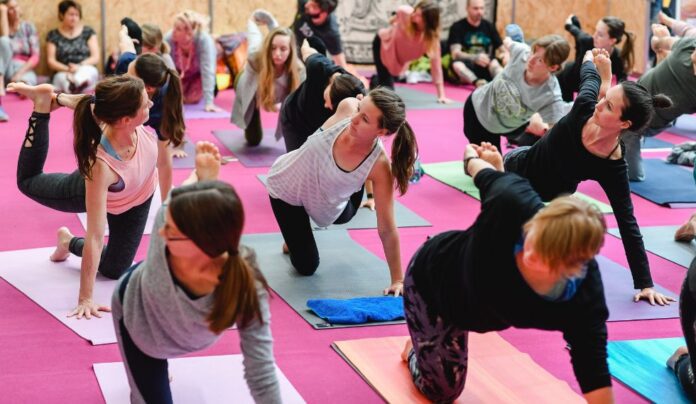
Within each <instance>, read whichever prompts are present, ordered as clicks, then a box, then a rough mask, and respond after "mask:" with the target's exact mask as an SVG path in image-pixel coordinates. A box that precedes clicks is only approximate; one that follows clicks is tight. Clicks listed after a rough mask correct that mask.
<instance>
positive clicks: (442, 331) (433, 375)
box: [404, 260, 469, 403]
mask: <svg viewBox="0 0 696 404" xmlns="http://www.w3.org/2000/svg"><path fill="white" fill-rule="evenodd" d="M413 262H414V261H413V260H412V261H411V265H410V266H412V265H413ZM410 266H409V271H408V272H407V273H406V278H405V279H404V311H405V314H406V324H407V325H408V331H409V333H410V334H411V341H413V350H411V352H410V353H409V355H408V368H409V371H410V372H411V376H412V377H413V383H414V384H415V385H416V387H418V390H420V391H421V393H423V394H424V395H425V396H426V397H427V398H428V399H429V400H431V401H433V402H436V403H449V402H452V401H454V400H456V399H457V398H458V397H459V395H460V394H461V393H462V391H463V390H464V383H465V382H466V370H467V362H468V355H467V347H468V336H469V332H468V331H467V330H462V329H459V328H457V327H456V326H454V325H451V324H447V323H445V322H444V321H443V319H442V318H441V317H440V316H435V317H433V316H432V315H431V314H430V313H428V309H427V306H426V304H425V301H424V300H423V298H422V297H421V296H420V294H418V291H417V290H416V288H415V285H414V283H413V278H412V277H411V271H410V269H411V268H410Z"/></svg>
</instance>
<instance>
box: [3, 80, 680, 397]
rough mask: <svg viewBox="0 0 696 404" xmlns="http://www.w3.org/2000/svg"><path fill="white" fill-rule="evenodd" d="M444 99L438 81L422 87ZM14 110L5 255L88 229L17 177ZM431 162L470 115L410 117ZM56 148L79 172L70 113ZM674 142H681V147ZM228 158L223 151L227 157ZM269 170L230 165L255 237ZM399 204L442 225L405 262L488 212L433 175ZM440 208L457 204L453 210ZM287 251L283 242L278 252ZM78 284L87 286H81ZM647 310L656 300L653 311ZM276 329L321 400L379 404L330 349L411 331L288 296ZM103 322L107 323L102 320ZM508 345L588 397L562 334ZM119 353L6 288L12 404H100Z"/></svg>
mask: <svg viewBox="0 0 696 404" xmlns="http://www.w3.org/2000/svg"><path fill="white" fill-rule="evenodd" d="M416 87H417V88H419V89H422V90H423V91H425V92H429V93H433V94H434V89H433V88H432V85H426V84H419V85H417V86H416ZM447 90H448V96H449V97H450V98H453V99H456V100H457V101H464V100H465V99H466V96H467V94H468V92H469V91H470V89H468V88H452V87H448V89H447ZM233 97H234V94H233V92H231V91H225V92H222V93H221V94H220V95H219V96H218V99H217V100H216V102H217V103H218V105H220V106H222V107H224V108H226V109H231V106H232V102H233ZM3 107H4V108H5V109H6V111H7V112H8V113H9V114H10V116H11V120H10V122H8V123H1V124H0V133H1V134H2V136H3V138H4V139H5V141H4V142H2V143H0V169H1V170H2V171H4V172H5V173H6V175H4V176H1V177H0V189H2V190H3V195H4V196H3V198H2V200H1V201H0V211H1V212H2V216H1V218H0V223H1V224H2V225H1V226H0V227H1V228H2V229H3V230H4V231H2V232H0V250H2V251H7V250H17V249H27V248H36V247H47V246H51V245H53V244H54V243H55V229H57V228H58V227H60V226H68V227H69V228H70V229H71V230H72V231H74V232H75V233H76V234H82V233H83V230H82V228H81V226H80V224H79V222H78V219H77V216H76V215H74V214H66V213H59V212H55V211H52V210H50V209H48V208H44V207H42V206H39V205H38V204H36V203H34V202H32V201H31V200H29V199H27V198H26V197H24V196H23V195H21V194H20V193H19V191H18V190H17V187H16V185H15V177H14V172H15V170H16V164H17V154H18V151H19V148H20V145H21V143H22V139H23V137H24V132H25V130H26V123H27V118H28V117H29V114H30V111H31V104H30V102H28V101H21V100H19V99H17V98H16V97H14V96H8V97H4V99H3ZM408 118H409V121H410V122H411V124H412V126H413V127H414V129H415V131H416V133H417V137H418V142H419V145H420V153H421V159H422V161H423V162H437V161H447V160H458V159H461V156H462V153H463V148H464V146H465V144H466V139H465V138H464V136H463V135H462V127H463V124H462V112H461V111H460V110H437V111H409V112H408ZM276 119H277V115H276V114H266V113H263V114H262V121H263V126H264V127H269V128H273V127H275V122H276ZM188 126H189V130H188V133H189V134H190V137H191V139H192V140H193V141H197V140H210V141H213V142H217V140H216V139H215V138H214V137H213V136H212V134H211V130H213V129H232V128H234V126H233V125H232V124H230V123H229V120H228V119H210V120H192V121H189V122H188ZM50 128H51V148H50V152H49V157H48V162H47V164H46V169H45V171H46V172H56V171H61V172H67V171H71V170H73V169H74V168H75V162H74V157H73V154H72V142H71V117H70V114H69V112H68V111H66V110H59V111H56V112H55V113H54V114H53V115H52V120H51V125H50ZM672 137H673V136H670V139H664V140H668V141H672V142H673V143H677V142H678V141H679V140H681V139H672ZM223 151H224V149H223ZM266 171H267V168H253V169H252V168H245V167H243V166H242V165H241V164H239V163H236V162H233V163H230V164H228V165H226V166H224V167H223V169H222V173H221V177H222V179H224V180H227V181H229V182H231V183H232V184H234V185H235V187H236V188H237V190H238V191H239V193H240V195H241V197H242V199H243V201H244V204H245V206H246V207H247V212H246V213H247V227H246V229H245V232H246V233H260V232H277V231H278V228H277V224H276V223H275V220H274V218H273V215H272V213H271V209H270V203H269V201H268V196H267V193H266V192H265V189H264V188H263V186H262V184H261V183H260V182H259V181H258V180H257V179H256V174H259V173H264V172H266ZM187 174H188V172H187V171H186V170H176V171H175V173H174V183H175V184H176V183H180V182H181V181H182V180H183V178H184V177H185V176H186V175H187ZM580 190H581V191H583V192H584V193H586V194H588V195H591V196H593V197H595V198H597V199H599V200H602V201H604V202H607V199H606V196H605V195H604V193H603V192H602V190H601V189H600V188H599V186H597V185H596V184H593V183H586V184H582V186H581V187H580ZM400 201H401V202H402V203H403V204H405V205H406V206H408V207H409V208H411V209H412V210H414V211H415V212H417V213H418V214H420V215H421V216H423V217H424V218H426V219H427V220H429V221H430V222H431V223H432V224H433V227H426V228H404V229H400V234H401V246H402V251H401V256H402V261H403V265H404V266H405V265H406V263H407V262H408V260H409V258H410V257H411V255H412V254H413V252H414V251H415V250H416V248H417V247H418V246H419V245H420V244H421V243H422V242H423V241H424V240H425V238H426V236H427V235H429V234H435V233H438V232H441V231H445V230H449V229H463V228H466V227H467V226H469V225H470V224H471V223H472V221H473V219H474V218H475V217H476V215H477V213H478V211H479V204H478V201H475V200H474V199H472V198H470V197H468V196H466V195H464V194H463V193H460V192H458V191H455V190H453V189H452V188H449V187H447V186H445V185H442V184H440V183H438V182H437V181H434V180H432V179H431V178H429V177H427V176H426V177H423V179H422V180H421V181H420V183H418V184H416V185H413V186H412V187H411V188H410V190H409V193H408V194H407V195H405V196H403V197H401V198H400ZM440 201H447V204H446V205H444V206H446V207H444V206H443V205H442V204H441V202H440ZM634 203H635V211H636V216H637V218H638V221H639V224H640V225H644V226H647V225H673V224H679V223H681V222H683V221H684V220H685V219H686V218H688V217H689V215H690V214H691V210H689V209H667V208H663V207H659V206H657V205H655V204H653V203H651V202H649V201H646V200H644V199H641V198H639V197H636V196H634ZM607 221H608V225H609V226H610V227H613V226H615V220H614V218H613V216H611V215H610V216H607ZM351 236H352V237H353V238H354V239H355V240H356V241H358V242H359V243H361V244H362V245H363V246H365V247H366V248H368V249H369V250H370V251H372V252H373V253H375V254H376V255H378V256H380V257H382V258H383V257H384V254H383V252H382V247H381V243H380V241H379V237H378V235H377V232H376V231H374V230H355V231H351ZM148 239H149V238H148V237H147V236H145V237H143V242H142V243H141V248H140V250H139V254H138V258H142V257H143V255H144V253H145V248H146V245H147V242H148ZM278 248H280V246H278ZM602 254H603V255H604V256H606V257H608V258H610V259H612V260H614V261H616V262H618V263H620V264H622V265H624V266H625V265H627V263H626V257H625V255H624V252H623V248H622V245H621V242H620V240H618V239H616V238H614V237H612V236H607V240H606V243H605V246H604V248H603V250H602ZM649 257H650V263H651V267H652V273H653V278H654V280H655V282H657V283H659V284H661V285H663V286H665V287H666V288H668V289H669V290H671V291H673V292H674V293H675V295H676V294H677V292H678V291H679V287H680V284H681V281H682V280H683V277H684V274H685V269H684V268H682V267H679V266H677V265H675V264H673V263H671V262H668V261H666V260H663V259H662V258H659V257H657V256H654V255H651V254H649ZM76 286H77V285H76ZM642 304H645V303H642ZM271 312H272V330H273V336H274V339H275V354H276V359H277V363H278V366H279V367H280V368H281V369H282V370H283V372H284V373H285V375H286V376H287V377H288V379H289V380H290V381H291V382H292V383H293V384H294V385H295V387H296V388H297V390H298V391H299V392H300V394H301V395H302V396H303V397H304V398H305V399H306V400H307V401H308V402H310V403H324V402H334V403H354V402H361V403H372V402H381V399H380V397H379V396H378V395H377V394H376V393H375V392H374V391H373V390H372V389H371V388H370V387H369V386H368V385H367V384H366V383H365V382H364V381H363V380H362V379H361V378H360V377H359V376H358V375H357V374H356V373H355V372H354V371H353V370H352V369H351V368H350V366H348V364H347V363H346V362H345V361H343V360H342V359H341V358H340V357H339V356H338V355H336V354H335V352H334V351H333V350H332V349H331V348H330V344H331V343H332V342H333V341H335V340H347V339H355V338H367V337H381V336H392V335H406V334H407V330H406V327H405V326H404V325H396V326H377V327H364V328H353V329H337V330H321V331H316V330H313V329H312V328H311V327H310V326H309V325H308V324H307V323H306V322H305V321H304V320H302V318H300V317H299V316H298V315H297V314H296V313H295V312H294V311H293V310H292V309H291V308H290V307H289V306H287V305H286V304H285V303H284V302H283V301H282V299H280V298H279V297H277V296H275V298H274V299H272V301H271ZM91 321H99V320H91ZM502 335H503V336H504V338H505V339H507V340H508V341H509V342H511V343H512V344H513V345H514V346H515V347H517V348H518V349H520V350H521V351H523V352H526V353H529V354H530V355H531V356H532V358H533V359H534V360H535V361H537V362H538V363H539V364H540V365H541V366H543V367H544V368H546V369H547V370H548V371H550V372H551V373H552V374H554V375H555V376H556V377H558V378H561V379H563V380H566V381H568V382H569V383H570V385H571V386H572V387H573V388H574V389H575V390H577V391H579V388H578V385H577V383H576V382H575V377H574V376H573V373H572V369H571V366H570V362H569V356H568V353H567V351H566V350H565V349H564V347H565V343H564V342H563V341H562V338H561V336H560V334H559V333H550V332H541V331H530V330H516V329H515V330H508V331H505V332H503V333H502ZM679 335H681V330H680V327H679V324H678V320H677V319H671V320H650V321H628V322H619V323H610V324H609V337H610V339H612V340H620V339H639V338H660V337H675V336H679ZM239 352H240V350H239V343H238V335H237V332H236V331H228V332H226V333H225V335H224V337H223V338H222V340H221V341H220V342H219V343H218V344H216V345H215V346H213V347H212V348H210V349H207V350H206V351H204V352H200V353H197V355H212V354H230V353H239ZM120 360H121V358H120V354H119V352H118V348H117V346H116V345H113V344H112V345H106V346H91V345H90V344H89V343H88V342H87V341H85V340H82V339H81V338H80V337H78V336H77V335H75V334H73V333H72V332H71V331H70V330H69V329H67V328H65V327H64V326H62V325H61V324H60V323H59V322H57V321H55V320H54V319H53V318H52V317H51V316H50V315H49V314H48V313H46V312H45V311H44V310H43V309H41V308H40V307H38V306H37V305H36V304H34V303H33V302H32V301H30V300H29V299H27V298H26V297H25V296H24V295H23V294H21V293H20V292H19V291H17V290H16V289H14V288H13V287H12V286H10V285H8V284H7V283H6V282H5V281H3V280H0V369H1V371H0V392H2V398H1V399H0V401H2V402H42V403H66V402H82V403H93V402H94V403H99V402H103V398H102V396H101V393H100V390H99V387H98V385H97V380H96V377H95V376H94V373H93V371H92V368H91V365H92V364H93V363H97V362H111V361H120ZM614 391H615V394H616V398H617V401H618V402H623V403H628V402H642V401H644V400H643V399H642V398H640V397H639V396H638V395H636V394H635V393H633V392H632V391H630V390H628V389H627V388H625V387H624V386H623V385H621V384H620V383H619V382H615V383H614Z"/></svg>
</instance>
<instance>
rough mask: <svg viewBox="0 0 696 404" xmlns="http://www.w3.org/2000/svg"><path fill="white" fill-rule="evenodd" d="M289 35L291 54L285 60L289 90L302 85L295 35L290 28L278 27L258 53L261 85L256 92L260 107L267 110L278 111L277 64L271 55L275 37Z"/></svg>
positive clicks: (269, 35) (284, 68)
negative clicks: (276, 98) (276, 92)
mask: <svg viewBox="0 0 696 404" xmlns="http://www.w3.org/2000/svg"><path fill="white" fill-rule="evenodd" d="M278 35H282V36H287V37H288V38H289V40H290V54H289V55H288V59H287V60H286V61H285V65H284V66H283V71H284V73H285V74H287V75H288V90H289V92H293V91H295V89H296V88H297V87H299V85H300V71H301V69H302V67H301V63H300V60H299V59H298V58H297V47H296V46H295V35H294V34H293V33H292V31H291V30H290V29H289V28H282V27H279V28H276V29H274V30H272V31H271V32H270V33H269V34H268V35H267V36H266V39H265V40H264V42H263V47H262V48H261V51H260V52H258V53H257V54H256V61H257V63H258V64H259V80H258V81H259V85H258V91H257V94H256V102H257V105H258V106H259V107H260V108H263V109H264V110H266V111H273V112H275V111H276V105H275V104H276V102H275V79H276V73H275V66H274V65H273V57H272V55H271V52H272V46H273V39H274V38H275V37H276V36H278Z"/></svg>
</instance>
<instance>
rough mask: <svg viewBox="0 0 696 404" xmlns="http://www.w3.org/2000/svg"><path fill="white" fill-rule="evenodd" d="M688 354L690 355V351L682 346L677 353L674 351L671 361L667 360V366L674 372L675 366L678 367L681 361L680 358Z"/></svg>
mask: <svg viewBox="0 0 696 404" xmlns="http://www.w3.org/2000/svg"><path fill="white" fill-rule="evenodd" d="M688 353H689V350H688V349H687V348H686V347H685V346H680V347H679V348H677V350H676V351H674V353H673V354H672V356H670V357H669V359H667V366H668V367H669V368H670V369H672V370H674V366H676V365H677V361H678V360H679V358H681V356H682V355H685V354H688Z"/></svg>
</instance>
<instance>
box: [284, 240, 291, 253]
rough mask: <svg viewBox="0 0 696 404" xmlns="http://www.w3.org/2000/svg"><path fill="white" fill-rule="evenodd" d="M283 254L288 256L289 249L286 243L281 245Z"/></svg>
mask: <svg viewBox="0 0 696 404" xmlns="http://www.w3.org/2000/svg"><path fill="white" fill-rule="evenodd" d="M283 254H290V249H289V248H288V245H287V243H283Z"/></svg>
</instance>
